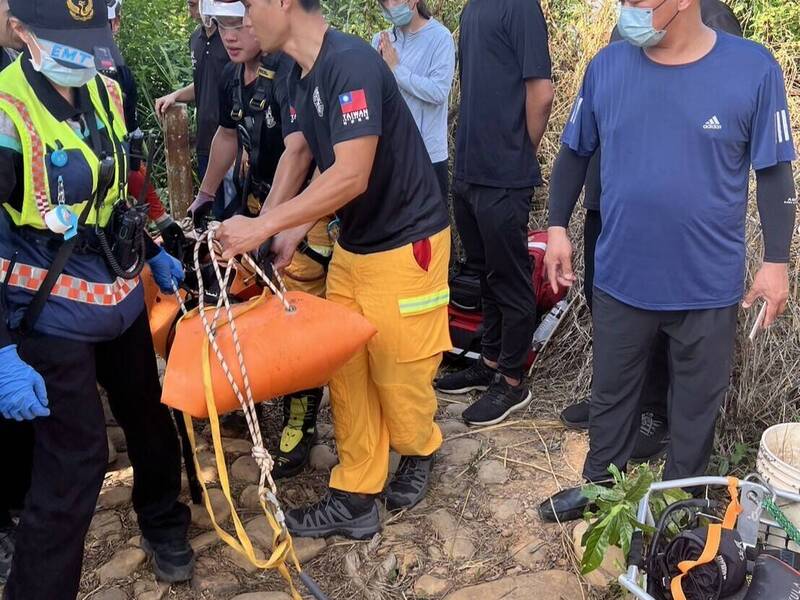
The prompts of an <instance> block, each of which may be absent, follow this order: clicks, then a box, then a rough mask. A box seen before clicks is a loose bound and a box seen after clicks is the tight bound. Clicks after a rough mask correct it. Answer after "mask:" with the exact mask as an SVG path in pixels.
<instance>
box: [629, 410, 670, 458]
mask: <svg viewBox="0 0 800 600" xmlns="http://www.w3.org/2000/svg"><path fill="white" fill-rule="evenodd" d="M668 445H669V429H668V427H667V421H666V419H665V418H664V417H661V416H660V415H656V414H655V413H652V412H643V413H642V424H641V426H640V427H639V437H638V439H637V440H636V447H635V448H634V449H633V455H632V456H631V460H632V461H634V462H648V461H651V460H656V459H658V458H661V457H662V456H664V454H665V453H666V452H667V446H668Z"/></svg>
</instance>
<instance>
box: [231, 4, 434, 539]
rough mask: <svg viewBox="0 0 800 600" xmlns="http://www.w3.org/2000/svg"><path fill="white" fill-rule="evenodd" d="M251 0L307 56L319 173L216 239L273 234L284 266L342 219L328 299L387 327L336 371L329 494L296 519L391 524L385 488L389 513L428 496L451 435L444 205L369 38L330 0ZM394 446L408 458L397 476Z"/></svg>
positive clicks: (303, 92)
mask: <svg viewBox="0 0 800 600" xmlns="http://www.w3.org/2000/svg"><path fill="white" fill-rule="evenodd" d="M244 4H245V6H246V8H247V17H246V20H247V19H249V21H250V25H251V27H252V30H253V32H254V34H255V36H256V37H257V38H258V40H259V42H260V44H261V48H262V50H264V51H265V52H278V51H283V52H285V53H287V54H289V55H290V56H291V57H292V58H293V59H294V60H295V61H296V64H295V66H294V69H293V70H292V72H291V73H290V75H289V79H288V81H287V85H288V86H289V98H290V101H291V103H292V106H293V108H294V112H295V114H296V116H297V122H298V124H299V127H300V131H301V132H302V133H303V136H304V138H305V140H306V142H307V143H308V145H309V147H310V148H311V152H312V153H313V155H314V159H315V161H316V163H317V168H318V169H319V171H320V175H319V176H318V177H316V178H315V179H314V180H313V181H312V182H311V184H310V185H309V186H308V187H307V188H306V189H305V190H304V191H303V192H301V193H300V194H299V195H297V196H296V197H294V198H291V199H287V200H286V201H285V202H282V203H280V204H277V203H276V205H274V206H269V207H268V208H267V210H266V211H265V212H264V213H263V214H262V215H261V216H260V217H258V218H256V219H251V218H247V217H243V216H237V217H233V218H232V219H229V220H228V221H225V222H224V223H223V224H222V226H221V228H220V231H219V239H220V241H221V242H222V244H223V247H224V249H225V251H224V255H225V256H227V257H232V256H235V255H237V254H240V253H243V252H247V251H250V250H253V249H255V248H258V247H259V245H260V244H261V243H262V242H263V241H264V240H266V239H269V238H271V237H273V236H275V240H274V242H273V251H274V252H275V253H276V255H277V256H278V259H277V261H276V263H277V264H276V266H277V267H279V268H280V267H281V266H286V265H288V264H289V262H290V260H291V257H292V256H293V254H294V252H295V249H296V248H297V246H298V243H299V242H300V241H301V240H303V238H304V237H305V235H306V232H308V231H309V229H310V228H311V227H312V226H313V224H314V223H316V222H317V220H318V219H320V218H322V217H324V216H325V215H329V214H332V213H336V214H337V216H338V217H339V218H340V220H341V234H340V236H339V238H338V241H337V243H336V245H335V247H334V251H333V259H332V261H331V265H330V269H329V271H328V281H327V297H328V299H329V300H331V301H333V302H336V303H339V304H342V305H344V306H347V307H349V308H351V309H352V310H354V311H357V312H359V313H361V314H363V315H364V316H365V317H366V318H367V319H369V320H370V321H371V322H372V324H373V325H375V327H376V328H377V330H378V333H377V335H376V336H375V337H374V338H373V339H372V340H371V341H370V342H369V344H368V346H367V347H366V348H365V349H364V350H362V351H361V352H360V353H358V354H357V355H356V356H355V357H354V358H353V359H352V360H350V362H348V363H347V365H345V366H344V367H343V368H342V369H341V370H340V371H339V372H337V373H336V375H334V377H333V379H332V380H331V382H330V389H331V406H332V411H333V420H334V431H335V436H336V444H337V450H338V454H339V464H338V465H337V466H336V467H335V468H334V469H333V471H332V473H331V479H330V491H329V493H328V494H327V495H326V496H325V497H324V498H323V499H322V500H321V501H320V502H318V503H317V504H314V505H313V506H309V507H304V508H297V509H294V510H290V511H288V513H287V515H286V521H287V525H288V527H289V530H290V531H291V532H292V533H293V534H295V535H299V536H306V537H324V536H330V535H334V534H339V535H344V536H347V537H350V538H355V539H365V538H368V537H371V536H372V535H374V534H375V533H376V532H378V531H380V528H381V524H380V519H379V512H378V506H377V502H376V499H377V498H378V496H379V495H380V494H383V498H384V499H385V502H386V505H387V507H388V508H389V509H390V510H396V509H403V508H410V507H412V506H414V505H416V504H417V503H418V502H420V501H421V500H422V498H423V497H424V496H425V493H426V492H427V489H428V486H429V483H430V478H431V471H432V468H433V460H434V459H433V457H434V454H435V452H436V451H437V450H438V449H439V447H440V446H441V443H442V434H441V431H440V430H439V427H438V426H437V425H436V423H435V422H434V414H435V413H436V408H437V402H436V396H435V394H434V391H433V385H432V382H433V377H434V375H435V374H436V371H437V369H438V367H439V364H440V362H441V358H442V352H443V351H444V350H447V349H449V348H450V335H449V331H448V320H447V303H448V300H449V290H448V285H447V269H448V262H449V259H450V231H449V219H448V214H447V209H446V204H445V202H444V200H443V199H442V193H441V190H440V187H439V183H438V181H437V178H436V174H435V172H434V169H433V165H432V164H431V160H430V158H429V156H428V153H427V151H426V149H425V144H424V142H423V140H422V137H421V135H420V133H419V130H418V128H417V126H416V124H415V123H414V119H413V117H412V115H411V112H410V111H409V109H408V107H407V105H406V103H405V101H404V100H403V97H402V95H401V94H400V91H399V89H398V87H397V81H396V80H395V77H394V75H392V72H391V71H390V70H389V67H388V66H386V63H385V62H384V61H383V59H382V58H381V57H380V55H379V54H378V53H377V52H375V50H373V49H372V48H371V47H370V45H369V44H367V43H366V42H364V41H363V40H360V39H358V38H356V37H353V36H350V35H346V34H344V33H341V32H339V31H335V30H333V29H331V28H330V27H328V24H327V23H326V22H325V19H324V18H323V16H322V13H321V10H320V2H319V0H283V1H278V0H244ZM331 327H336V324H335V323H332V324H331ZM341 334H342V335H347V331H342V332H341ZM309 343H310V344H313V340H310V341H309ZM390 448H392V449H394V450H395V451H396V452H398V453H399V454H401V455H402V459H401V461H400V465H399V467H398V469H397V472H396V473H395V475H394V477H393V478H392V480H391V481H389V482H388V485H387V478H388V473H389V450H390Z"/></svg>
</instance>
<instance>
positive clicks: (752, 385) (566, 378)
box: [532, 0, 800, 466]
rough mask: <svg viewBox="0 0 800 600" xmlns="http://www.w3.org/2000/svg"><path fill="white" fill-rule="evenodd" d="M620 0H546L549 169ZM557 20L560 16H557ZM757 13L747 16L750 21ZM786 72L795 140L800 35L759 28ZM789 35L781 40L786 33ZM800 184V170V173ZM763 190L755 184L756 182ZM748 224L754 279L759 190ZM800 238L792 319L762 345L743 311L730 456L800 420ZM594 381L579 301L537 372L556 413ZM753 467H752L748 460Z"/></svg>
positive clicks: (729, 423)
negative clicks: (597, 1)
mask: <svg viewBox="0 0 800 600" xmlns="http://www.w3.org/2000/svg"><path fill="white" fill-rule="evenodd" d="M615 4H616V3H615V2H614V1H613V0H612V1H606V2H605V3H603V4H602V6H601V7H600V8H598V9H596V10H595V9H593V8H591V7H590V6H589V5H588V3H587V4H582V5H581V4H580V3H575V2H564V0H543V2H542V5H543V7H544V10H545V13H546V14H547V15H548V17H550V36H551V38H550V48H551V53H552V56H553V72H554V82H555V84H556V101H555V104H554V107H553V115H552V118H551V123H550V127H549V129H548V132H547V134H546V136H545V139H544V141H543V143H542V148H541V158H542V159H543V167H544V169H543V170H544V172H545V174H547V173H549V172H550V170H551V167H552V161H553V159H554V157H555V154H556V153H557V151H558V148H559V136H560V133H561V131H562V129H563V125H564V122H565V121H566V118H567V116H568V114H569V112H570V110H571V107H572V102H573V99H574V97H575V95H576V93H577V91H578V90H579V88H580V85H581V81H582V77H583V72H584V70H585V68H586V65H587V64H588V62H589V61H590V60H591V58H592V57H593V56H594V55H595V54H596V52H597V51H598V50H599V49H600V48H602V47H603V46H604V45H605V44H606V43H607V40H608V32H609V31H610V30H611V28H612V26H613V24H614V20H615V8H614V7H615ZM554 17H556V18H557V19H556V20H554ZM748 18H752V15H745V25H747V20H748ZM754 37H756V38H758V39H759V41H762V42H763V43H765V45H767V46H768V47H769V49H770V50H771V51H772V52H773V53H774V55H775V57H776V58H777V59H778V61H779V62H780V63H781V66H782V67H783V69H784V74H785V79H786V82H787V88H788V91H789V104H790V111H791V113H792V116H793V130H794V131H795V138H797V132H798V131H800V40H798V39H791V38H790V37H789V36H787V35H786V34H785V32H775V31H770V30H769V29H768V28H766V27H765V28H764V29H763V30H762V31H758V30H757V31H755V32H754ZM782 37H783V38H786V39H781V38H782ZM796 178H797V182H798V184H799V185H798V187H800V173H796ZM751 189H752V190H753V192H754V190H755V185H752V186H751ZM751 195H752V198H751V202H750V208H749V213H748V221H747V239H748V246H747V247H748V281H749V280H750V279H751V278H752V276H753V274H754V273H755V270H756V269H757V268H758V266H759V265H760V259H761V255H762V243H761V225H760V220H759V218H758V212H757V209H756V205H755V194H754V193H752V194H751ZM545 204H546V190H539V191H538V192H537V197H536V203H535V207H534V211H533V214H532V223H533V224H534V225H537V226H542V227H543V226H545V225H546V207H545ZM582 228H583V211H578V212H576V215H575V218H573V221H572V223H571V228H570V229H571V234H572V239H573V242H574V244H575V259H576V263H577V265H576V268H577V270H578V274H579V275H581V274H582V273H583V265H582V264H581V263H582ZM798 258H800V236H795V240H794V244H793V250H792V260H791V264H790V286H791V296H790V300H789V306H788V308H787V311H786V313H785V315H784V317H783V318H782V319H781V320H780V321H779V322H778V323H777V324H776V325H775V326H774V327H772V328H771V329H770V330H769V331H767V332H765V333H763V334H762V335H760V336H759V337H758V338H756V340H755V342H754V343H751V342H749V341H748V340H747V338H746V334H747V332H748V331H749V328H750V327H751V326H752V323H753V321H754V319H755V312H754V310H755V309H754V310H750V311H745V310H742V311H741V314H740V316H739V338H738V342H737V346H736V360H735V367H734V373H733V378H732V384H731V388H730V393H729V394H728V398H727V401H726V403H725V409H724V415H723V417H722V419H721V421H720V426H719V429H718V440H717V453H718V454H720V455H723V456H725V455H727V456H730V455H731V454H732V453H733V452H734V450H735V449H736V446H737V444H744V445H746V446H748V447H751V448H752V447H754V446H755V445H757V443H758V439H759V437H760V434H761V432H762V431H763V430H764V429H765V428H766V427H767V426H769V425H771V424H774V423H778V422H784V421H796V420H798V419H800V305H798V300H800V289H798V282H799V281H800V280H799V279H798V268H799V267H800V265H799V264H798ZM590 378H591V324H590V321H589V316H588V311H586V310H584V305H583V302H582V300H580V301H578V302H576V304H575V306H574V307H573V311H572V313H571V314H570V315H569V317H568V321H567V322H566V323H565V324H564V326H563V327H562V329H561V331H560V332H559V334H558V339H557V340H556V343H554V344H553V345H551V346H550V349H549V350H548V352H547V353H546V355H545V356H543V357H542V358H541V360H540V362H539V363H538V365H537V367H536V370H535V373H534V384H533V385H534V387H535V390H536V392H537V395H538V396H539V397H540V398H541V399H542V401H543V402H544V403H545V404H546V405H548V406H549V408H550V409H552V410H553V411H554V412H555V411H557V410H559V409H561V408H562V407H563V406H565V405H567V404H569V403H571V402H572V401H573V400H575V399H577V398H582V397H584V396H585V395H586V394H587V393H588V391H589V386H590ZM742 466H745V465H742Z"/></svg>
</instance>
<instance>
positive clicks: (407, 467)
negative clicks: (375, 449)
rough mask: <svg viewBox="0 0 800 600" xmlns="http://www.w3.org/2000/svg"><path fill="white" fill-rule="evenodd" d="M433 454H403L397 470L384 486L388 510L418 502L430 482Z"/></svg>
mask: <svg viewBox="0 0 800 600" xmlns="http://www.w3.org/2000/svg"><path fill="white" fill-rule="evenodd" d="M433 463H434V455H433V454H431V455H430V456H403V457H402V458H401V459H400V465H399V466H398V467H397V472H396V473H395V474H394V477H393V478H392V480H391V481H390V482H389V485H388V486H386V492H385V493H384V497H385V498H386V508H387V509H388V510H402V509H404V508H412V507H414V506H416V505H417V504H419V503H420V501H421V500H422V499H423V498H424V497H425V494H426V493H427V492H428V487H430V484H431V472H432V471H433Z"/></svg>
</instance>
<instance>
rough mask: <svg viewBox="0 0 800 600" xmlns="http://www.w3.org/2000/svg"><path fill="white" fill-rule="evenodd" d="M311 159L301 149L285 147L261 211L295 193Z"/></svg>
mask: <svg viewBox="0 0 800 600" xmlns="http://www.w3.org/2000/svg"><path fill="white" fill-rule="evenodd" d="M311 161H312V158H311V154H310V153H308V152H304V151H302V150H289V149H287V150H286V151H285V152H284V153H283V155H282V156H281V158H280V160H279V161H278V168H277V169H276V171H275V177H274V178H273V180H272V187H271V188H270V190H269V195H268V196H267V201H266V202H265V203H264V208H262V212H264V211H266V210H270V209H273V208H275V207H277V206H280V205H281V204H283V203H284V202H286V201H287V200H291V199H292V198H294V197H295V196H296V195H297V193H298V192H299V191H300V188H301V187H302V186H303V184H304V183H305V181H306V178H307V177H308V171H309V169H310V168H311Z"/></svg>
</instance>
